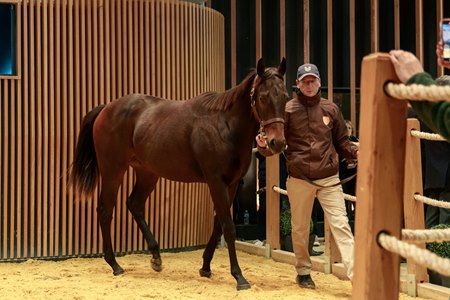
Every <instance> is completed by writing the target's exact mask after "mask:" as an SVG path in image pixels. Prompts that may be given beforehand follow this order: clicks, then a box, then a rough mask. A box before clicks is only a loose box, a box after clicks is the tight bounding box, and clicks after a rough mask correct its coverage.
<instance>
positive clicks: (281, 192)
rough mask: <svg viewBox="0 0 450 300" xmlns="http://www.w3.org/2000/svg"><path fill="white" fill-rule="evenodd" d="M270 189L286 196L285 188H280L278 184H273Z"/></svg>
mask: <svg viewBox="0 0 450 300" xmlns="http://www.w3.org/2000/svg"><path fill="white" fill-rule="evenodd" d="M272 189H273V190H274V191H275V192H277V193H280V194H282V195H286V196H287V195H288V193H287V191H286V190H283V189H282V188H280V187H278V186H273V187H272Z"/></svg>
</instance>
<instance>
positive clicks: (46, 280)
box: [0, 248, 419, 300]
mask: <svg viewBox="0 0 450 300" xmlns="http://www.w3.org/2000/svg"><path fill="white" fill-rule="evenodd" d="M202 253H203V250H195V251H188V252H178V253H167V252H164V253H162V259H163V267H164V269H163V271H162V272H161V273H157V272H154V271H153V270H152V269H151V267H150V258H151V256H150V255H146V254H133V255H126V256H123V257H118V258H117V260H118V262H119V264H121V266H122V267H123V268H124V269H125V274H123V275H121V276H113V275H112V271H111V269H110V267H109V266H108V265H107V263H106V262H105V261H104V260H103V258H74V259H67V260H63V261H44V260H28V261H26V262H22V263H0V299H125V300H130V299H171V300H172V299H196V300H197V299H214V298H217V299H349V298H351V289H352V285H351V283H350V282H349V281H343V280H340V279H338V278H336V277H335V276H333V275H330V274H323V273H320V272H313V273H312V277H313V279H314V281H315V282H316V286H317V287H316V290H305V289H301V288H299V287H298V286H297V285H296V283H295V275H296V274H295V270H294V268H293V266H291V265H288V264H284V263H278V262H275V261H273V260H271V259H267V258H264V257H260V256H255V255H251V254H247V253H244V252H238V259H239V264H240V266H241V269H242V272H243V274H244V276H245V277H246V279H247V280H248V281H249V283H250V284H251V289H249V290H244V291H237V290H236V281H235V280H234V278H233V277H232V276H231V275H230V266H229V259H228V252H227V250H226V249H224V248H221V249H216V253H215V255H214V259H213V261H212V263H211V270H212V272H213V274H212V277H211V278H204V277H200V276H199V273H198V270H199V268H200V267H201V264H202ZM399 299H419V298H412V297H409V296H407V295H405V294H400V296H399Z"/></svg>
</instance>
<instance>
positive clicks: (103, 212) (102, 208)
mask: <svg viewBox="0 0 450 300" xmlns="http://www.w3.org/2000/svg"><path fill="white" fill-rule="evenodd" d="M102 185H103V189H102V192H101V194H100V199H99V203H98V207H97V214H98V218H99V221H100V229H101V231H102V237H103V251H104V252H105V260H106V262H107V263H108V264H109V265H110V266H111V268H112V269H113V274H114V275H120V274H123V273H124V270H123V269H122V267H120V265H119V264H118V263H117V261H116V258H115V256H114V251H113V247H112V242H111V221H112V214H113V210H114V206H115V203H116V197H117V190H118V189H119V185H118V184H117V186H108V185H107V184H106V183H105V181H103V184H102Z"/></svg>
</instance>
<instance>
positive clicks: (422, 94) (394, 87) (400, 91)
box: [385, 82, 450, 102]
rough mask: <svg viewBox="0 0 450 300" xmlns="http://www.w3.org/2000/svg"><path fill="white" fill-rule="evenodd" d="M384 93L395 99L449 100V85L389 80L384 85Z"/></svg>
mask: <svg viewBox="0 0 450 300" xmlns="http://www.w3.org/2000/svg"><path fill="white" fill-rule="evenodd" d="M385 91H386V93H387V94H388V95H389V96H391V97H393V98H397V99H404V100H428V101H449V102H450V86H448V85H447V86H437V85H430V86H425V85H421V84H411V85H405V84H403V83H400V84H395V83H392V82H389V83H388V84H386V86H385Z"/></svg>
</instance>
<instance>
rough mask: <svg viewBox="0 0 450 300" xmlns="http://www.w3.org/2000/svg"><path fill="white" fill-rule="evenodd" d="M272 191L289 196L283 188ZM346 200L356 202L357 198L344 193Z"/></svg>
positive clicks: (275, 187) (275, 188) (276, 187)
mask: <svg viewBox="0 0 450 300" xmlns="http://www.w3.org/2000/svg"><path fill="white" fill-rule="evenodd" d="M272 189H273V190H274V191H275V192H277V193H280V194H283V195H286V196H287V195H288V193H287V191H286V190H283V189H282V188H280V187H278V186H274V187H273V188H272ZM344 199H345V200H348V201H352V202H356V197H355V196H352V195H349V194H345V193H344Z"/></svg>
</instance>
